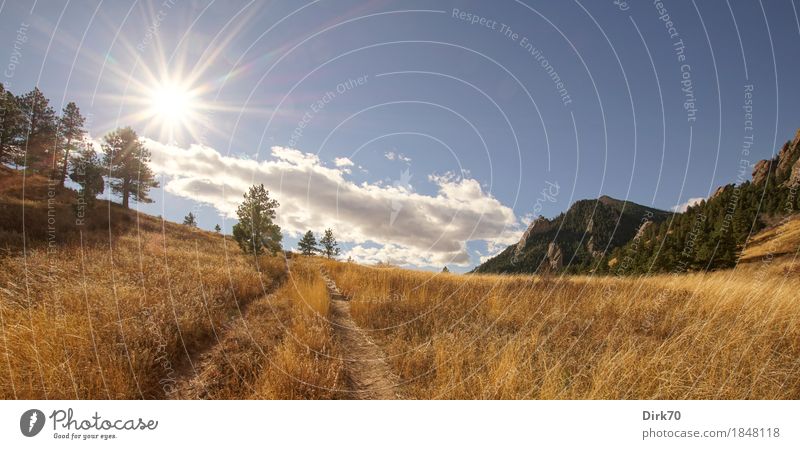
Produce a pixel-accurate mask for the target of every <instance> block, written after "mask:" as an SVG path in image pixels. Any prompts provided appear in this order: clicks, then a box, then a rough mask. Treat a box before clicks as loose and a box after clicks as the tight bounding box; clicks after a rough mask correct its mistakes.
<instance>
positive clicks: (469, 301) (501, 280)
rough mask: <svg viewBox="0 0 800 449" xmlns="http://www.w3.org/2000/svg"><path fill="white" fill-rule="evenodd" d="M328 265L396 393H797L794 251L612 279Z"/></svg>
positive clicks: (799, 309)
mask: <svg viewBox="0 0 800 449" xmlns="http://www.w3.org/2000/svg"><path fill="white" fill-rule="evenodd" d="M326 266H327V269H328V270H329V271H330V272H331V274H332V276H333V277H334V279H335V280H336V282H337V284H338V286H339V288H340V289H341V290H342V291H343V293H344V294H346V295H349V296H350V297H351V302H352V304H351V311H352V315H353V318H354V319H355V321H356V322H357V323H358V324H359V325H360V326H361V327H362V328H364V329H368V332H369V334H370V336H371V337H372V338H374V340H375V341H377V342H379V344H380V345H381V346H382V347H383V348H384V351H385V352H386V354H387V358H388V360H387V361H388V363H389V364H390V366H391V368H392V369H393V371H394V372H396V373H397V374H398V375H399V376H400V379H401V381H400V386H399V388H400V390H401V391H402V392H403V395H404V396H405V397H410V398H420V399H422V398H424V399H523V398H525V399H798V398H800V302H798V300H797V299H798V297H797V292H798V291H800V279H798V277H797V276H796V273H797V265H796V264H795V263H793V262H791V261H788V262H786V261H784V262H780V263H779V262H774V263H766V262H765V263H754V264H748V265H742V266H740V267H738V268H737V269H735V270H728V271H719V272H713V273H683V274H670V275H654V276H644V277H616V278H615V277H588V276H580V277H577V276H573V277H546V278H541V277H531V276H502V275H454V274H445V273H425V272H416V271H409V270H403V269H399V268H376V267H365V266H359V265H356V264H348V263H341V262H328V263H326Z"/></svg>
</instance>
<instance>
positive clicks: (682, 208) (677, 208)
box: [671, 198, 705, 213]
mask: <svg viewBox="0 0 800 449" xmlns="http://www.w3.org/2000/svg"><path fill="white" fill-rule="evenodd" d="M704 200H705V198H689V200H688V201H686V202H685V203H681V204H677V205H675V206H672V208H671V210H672V212H681V213H683V212H686V210H687V209H689V207H690V206H694V205H696V204H700V201H704Z"/></svg>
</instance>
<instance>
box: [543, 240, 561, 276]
mask: <svg viewBox="0 0 800 449" xmlns="http://www.w3.org/2000/svg"><path fill="white" fill-rule="evenodd" d="M547 262H548V263H549V264H550V269H551V270H552V271H559V270H561V268H562V267H563V266H564V254H563V253H562V252H561V248H559V247H558V245H556V244H555V243H554V242H550V244H549V245H547Z"/></svg>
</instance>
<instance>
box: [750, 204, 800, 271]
mask: <svg viewBox="0 0 800 449" xmlns="http://www.w3.org/2000/svg"><path fill="white" fill-rule="evenodd" d="M798 251H800V215H795V216H793V217H791V218H789V219H786V220H783V221H781V222H780V223H779V224H778V225H776V226H774V227H772V228H768V229H765V230H763V231H761V232H760V233H758V234H757V235H755V236H753V238H752V239H750V241H749V242H747V246H746V247H745V249H744V251H743V252H742V256H741V260H742V261H744V262H752V261H757V260H761V259H764V258H773V257H778V256H784V255H792V256H795V257H796V256H797V254H798Z"/></svg>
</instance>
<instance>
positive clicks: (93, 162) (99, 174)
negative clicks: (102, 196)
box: [69, 142, 105, 205]
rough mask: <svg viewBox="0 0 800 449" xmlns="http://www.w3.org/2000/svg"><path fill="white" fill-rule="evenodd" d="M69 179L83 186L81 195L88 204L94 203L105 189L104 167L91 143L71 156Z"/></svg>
mask: <svg viewBox="0 0 800 449" xmlns="http://www.w3.org/2000/svg"><path fill="white" fill-rule="evenodd" d="M71 165H72V167H71V170H70V173H69V179H71V180H72V182H74V183H76V184H78V185H79V186H81V192H80V196H81V197H82V198H83V201H85V203H86V204H87V205H92V204H93V203H94V200H95V198H96V197H97V195H98V194H99V193H102V192H103V190H104V189H105V182H104V181H103V167H102V166H101V165H100V158H98V156H97V152H96V151H95V150H94V146H93V145H92V144H91V143H88V142H87V143H86V144H85V145H84V146H83V148H81V149H80V150H79V151H78V152H76V153H74V154H73V155H72V158H71Z"/></svg>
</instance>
